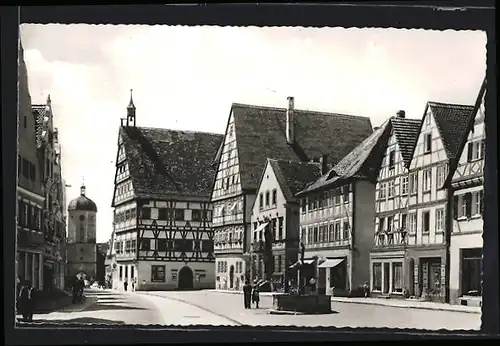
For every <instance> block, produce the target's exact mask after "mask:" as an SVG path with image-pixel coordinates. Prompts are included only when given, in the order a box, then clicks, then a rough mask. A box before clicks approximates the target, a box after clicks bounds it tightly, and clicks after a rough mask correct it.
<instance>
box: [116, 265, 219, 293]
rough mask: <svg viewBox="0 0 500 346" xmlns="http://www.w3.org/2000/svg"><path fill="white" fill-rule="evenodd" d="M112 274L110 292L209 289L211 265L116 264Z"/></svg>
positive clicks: (211, 279)
mask: <svg viewBox="0 0 500 346" xmlns="http://www.w3.org/2000/svg"><path fill="white" fill-rule="evenodd" d="M116 264H117V266H116V269H115V271H114V273H113V274H114V279H113V288H115V289H118V290H124V287H125V286H124V283H125V282H127V283H128V284H127V289H128V290H130V289H131V284H132V282H134V286H135V289H136V290H137V291H155V290H156V291H165V290H193V289H194V290H197V289H213V288H215V287H214V272H215V268H214V266H215V264H214V263H213V262H187V263H185V262H173V261H172V262H169V261H147V260H138V261H135V262H134V261H129V262H121V261H118V262H117V263H116Z"/></svg>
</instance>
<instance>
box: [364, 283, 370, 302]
mask: <svg viewBox="0 0 500 346" xmlns="http://www.w3.org/2000/svg"><path fill="white" fill-rule="evenodd" d="M363 290H364V293H365V298H368V297H369V295H370V285H368V281H365V283H364V285H363Z"/></svg>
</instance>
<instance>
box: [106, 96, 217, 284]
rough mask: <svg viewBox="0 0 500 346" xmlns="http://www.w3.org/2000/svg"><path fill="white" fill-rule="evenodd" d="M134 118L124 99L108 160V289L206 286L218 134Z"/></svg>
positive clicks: (211, 262) (210, 278) (210, 271)
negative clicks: (112, 169) (111, 170)
mask: <svg viewBox="0 0 500 346" xmlns="http://www.w3.org/2000/svg"><path fill="white" fill-rule="evenodd" d="M135 123H136V108H135V106H134V104H133V101H132V98H131V100H130V104H129V106H128V109H127V118H126V119H122V126H121V127H120V132H119V139H118V151H117V159H116V174H115V189H114V193H113V202H112V207H113V208H114V229H113V237H114V239H113V241H114V243H113V249H112V252H111V255H112V256H111V257H112V258H111V259H109V260H108V263H109V264H110V265H111V266H112V267H114V269H113V270H112V272H113V274H112V275H113V287H114V288H121V287H124V286H123V283H124V282H128V283H129V284H130V283H131V282H134V283H135V284H136V285H135V288H136V289H137V290H173V289H200V288H214V282H215V277H214V274H215V258H214V249H213V247H214V239H213V231H212V227H211V223H212V208H211V204H210V192H211V187H212V184H213V180H214V176H215V172H214V170H213V169H212V167H211V163H212V160H213V158H214V157H215V155H216V152H217V149H218V148H219V146H220V144H221V142H222V135H218V134H211V133H203V132H184V131H174V130H167V129H159V128H145V127H136V126H135ZM115 265H116V266H115Z"/></svg>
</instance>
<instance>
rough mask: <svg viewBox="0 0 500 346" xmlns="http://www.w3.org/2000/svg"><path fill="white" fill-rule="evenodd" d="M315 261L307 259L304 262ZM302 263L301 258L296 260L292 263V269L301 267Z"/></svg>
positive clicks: (311, 262) (310, 262)
mask: <svg viewBox="0 0 500 346" xmlns="http://www.w3.org/2000/svg"><path fill="white" fill-rule="evenodd" d="M313 263H314V260H313V259H305V260H304V264H313ZM301 265H302V262H300V260H299V261H297V262H295V263H294V264H292V265H291V266H290V269H293V268H297V267H299V266H301Z"/></svg>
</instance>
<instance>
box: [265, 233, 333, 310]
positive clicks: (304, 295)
mask: <svg viewBox="0 0 500 346" xmlns="http://www.w3.org/2000/svg"><path fill="white" fill-rule="evenodd" d="M300 247H301V250H300V259H299V261H297V263H295V264H294V265H292V266H291V268H296V269H297V286H298V287H297V290H296V292H293V293H290V292H285V293H276V294H273V308H272V309H271V310H270V311H269V313H270V314H330V313H332V307H331V296H329V295H326V294H317V293H316V290H315V289H311V290H310V292H306V288H307V286H308V285H307V284H308V283H309V284H310V285H311V286H314V285H315V280H316V279H315V276H316V275H315V264H316V262H317V260H305V259H304V253H305V246H304V244H303V243H301V244H300Z"/></svg>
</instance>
